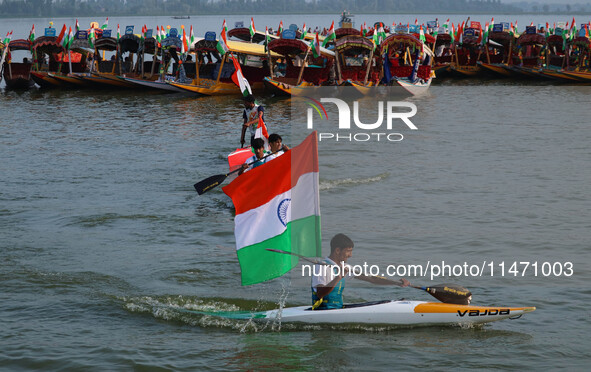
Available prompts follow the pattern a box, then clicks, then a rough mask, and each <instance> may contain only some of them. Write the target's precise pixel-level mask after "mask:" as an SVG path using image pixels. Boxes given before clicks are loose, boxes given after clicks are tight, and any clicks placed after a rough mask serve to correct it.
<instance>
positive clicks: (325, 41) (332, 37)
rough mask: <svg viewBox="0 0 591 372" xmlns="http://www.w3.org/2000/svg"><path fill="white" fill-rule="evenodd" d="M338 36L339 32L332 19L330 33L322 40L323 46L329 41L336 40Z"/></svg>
mask: <svg viewBox="0 0 591 372" xmlns="http://www.w3.org/2000/svg"><path fill="white" fill-rule="evenodd" d="M336 38H337V34H336V33H335V31H334V21H332V24H331V25H330V29H329V30H328V35H326V38H324V40H323V41H322V46H323V47H326V44H328V43H329V41H331V40H335V39H336Z"/></svg>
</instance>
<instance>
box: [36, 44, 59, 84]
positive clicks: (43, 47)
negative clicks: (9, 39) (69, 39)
mask: <svg viewBox="0 0 591 372" xmlns="http://www.w3.org/2000/svg"><path fill="white" fill-rule="evenodd" d="M32 50H33V67H32V69H31V78H32V79H33V80H34V81H35V83H37V85H39V86H40V87H41V88H55V87H59V86H61V85H63V84H64V83H63V81H61V80H59V79H56V78H54V77H52V76H51V75H50V74H51V73H55V72H58V71H60V70H61V67H62V62H61V61H57V60H56V58H55V56H56V55H58V54H59V53H63V51H64V48H63V46H62V45H61V43H60V42H58V38H57V36H40V37H38V38H36V39H35V40H34V41H33V45H32Z"/></svg>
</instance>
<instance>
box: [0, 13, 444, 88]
mask: <svg viewBox="0 0 591 372" xmlns="http://www.w3.org/2000/svg"><path fill="white" fill-rule="evenodd" d="M343 26H344V27H340V28H338V29H336V30H334V28H333V30H334V35H336V37H334V38H329V39H331V42H330V43H326V44H325V45H324V46H323V47H317V48H314V46H313V43H314V42H317V43H318V42H322V41H324V39H325V38H327V37H328V36H329V35H318V34H312V33H308V34H305V33H302V32H301V31H300V30H294V29H288V30H285V31H283V32H282V33H280V34H279V35H277V34H273V35H271V34H268V33H262V32H259V31H256V32H254V33H252V32H250V30H249V29H248V28H245V27H236V28H234V29H232V30H229V31H228V32H227V39H226V40H225V44H226V46H227V49H228V50H227V52H226V53H220V51H219V50H218V47H219V45H218V44H219V40H218V38H216V35H215V33H213V32H208V33H206V35H205V37H204V38H197V39H196V40H195V41H194V42H193V43H190V45H189V48H188V50H187V52H186V53H183V51H184V50H183V48H182V46H181V44H182V40H181V37H180V36H179V35H178V34H177V33H175V32H172V30H170V31H171V32H169V33H168V34H167V35H166V37H165V38H164V37H163V38H160V39H157V38H154V37H142V36H143V35H137V34H133V33H126V34H124V35H122V36H121V37H119V38H113V37H111V36H110V35H108V34H106V35H107V36H103V35H102V31H103V30H101V29H99V28H96V29H94V30H92V33H94V35H96V39H95V40H94V43H92V44H91V43H90V42H89V40H88V37H87V36H86V35H89V34H91V32H90V30H87V31H86V32H78V33H77V34H76V37H75V38H74V40H73V42H72V43H71V45H70V46H69V47H68V48H64V46H63V45H62V43H60V40H58V38H57V37H56V36H40V37H38V38H36V39H34V40H32V41H31V40H27V39H18V40H12V41H10V43H9V45H7V46H4V48H7V49H8V51H9V52H8V53H9V58H8V59H7V61H6V62H5V64H4V71H3V77H4V81H5V83H6V86H7V87H9V88H27V87H31V86H32V85H33V84H35V83H36V84H37V85H38V86H39V87H41V88H71V87H79V88H81V87H99V86H101V87H117V88H130V89H133V88H138V87H139V88H142V89H145V88H146V87H148V88H151V89H161V90H167V91H179V92H191V93H194V94H197V95H240V94H242V92H241V91H240V89H239V88H238V86H237V85H236V84H234V82H233V81H232V74H233V73H234V71H235V67H234V63H233V61H232V60H231V59H230V57H231V56H232V57H235V59H236V60H237V61H238V62H239V65H240V69H241V73H242V74H243V76H244V77H245V78H246V79H247V80H248V82H249V84H250V87H251V89H252V91H253V93H261V92H264V91H267V92H269V91H270V92H272V93H274V94H278V95H292V94H298V91H299V90H300V89H302V88H306V87H310V86H325V85H345V86H352V87H355V89H358V90H359V91H360V92H361V93H364V92H367V89H369V88H371V87H374V86H377V85H408V86H409V89H411V90H412V88H413V87H416V86H426V87H428V86H429V84H430V83H431V80H432V78H433V77H434V75H433V73H432V71H431V67H432V66H431V65H432V61H433V53H432V51H431V50H430V48H429V47H428V46H427V45H425V44H424V43H423V42H422V41H421V40H420V39H419V35H418V34H416V35H414V34H412V33H408V32H407V33H396V34H391V35H389V36H386V37H385V38H384V39H383V40H380V42H379V43H376V42H375V41H374V40H373V39H372V35H371V33H370V34H369V35H361V33H360V31H359V30H356V29H353V28H352V27H350V25H349V26H347V25H346V24H345V25H343ZM16 50H23V51H29V52H30V56H29V58H25V59H24V60H23V62H20V61H17V60H16V59H15V58H11V56H10V55H11V54H13V53H14V52H15V51H16ZM109 55H110V57H109ZM384 70H386V71H384Z"/></svg>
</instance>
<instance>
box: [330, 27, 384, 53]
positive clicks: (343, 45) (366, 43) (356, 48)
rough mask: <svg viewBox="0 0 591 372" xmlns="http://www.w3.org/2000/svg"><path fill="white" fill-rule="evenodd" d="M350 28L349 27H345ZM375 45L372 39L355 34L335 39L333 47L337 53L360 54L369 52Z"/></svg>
mask: <svg viewBox="0 0 591 372" xmlns="http://www.w3.org/2000/svg"><path fill="white" fill-rule="evenodd" d="M345 30H350V29H345ZM374 47H375V44H374V43H373V41H372V40H370V39H368V38H365V37H363V36H360V35H359V33H357V34H356V35H347V36H343V37H341V38H339V39H337V42H336V44H335V49H336V50H337V51H338V52H339V53H350V54H361V53H368V52H371V51H372V50H373V49H374Z"/></svg>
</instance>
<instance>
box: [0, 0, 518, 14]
mask: <svg viewBox="0 0 591 372" xmlns="http://www.w3.org/2000/svg"><path fill="white" fill-rule="evenodd" d="M344 9H347V10H348V11H350V12H351V13H353V14H356V13H357V14H359V13H377V14H396V13H413V12H414V13H491V12H494V13H502V12H510V13H513V14H515V13H521V10H520V9H519V8H517V7H514V6H511V5H508V4H503V3H502V2H501V0H438V1H429V0H291V1H286V0H284V1H277V0H84V1H82V0H3V1H2V2H1V3H0V16H3V17H90V16H132V15H140V16H142V15H143V16H168V15H170V16H173V15H210V14H211V15H213V14H222V15H225V14H247V15H256V14H288V13H289V14H294V13H296V14H312V13H332V14H334V13H340V12H342V11H343V10H344Z"/></svg>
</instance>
